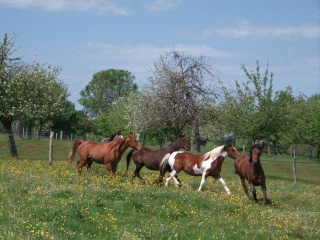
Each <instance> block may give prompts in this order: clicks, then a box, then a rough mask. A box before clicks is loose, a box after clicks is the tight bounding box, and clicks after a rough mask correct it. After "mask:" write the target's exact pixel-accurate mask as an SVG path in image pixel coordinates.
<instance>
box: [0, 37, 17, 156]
mask: <svg viewBox="0 0 320 240" xmlns="http://www.w3.org/2000/svg"><path fill="white" fill-rule="evenodd" d="M14 42H15V36H12V37H11V38H9V37H8V35H7V34H5V36H4V38H3V41H2V42H1V45H0V98H1V104H0V121H1V123H2V124H3V126H4V128H5V129H6V130H7V133H8V137H9V144H10V153H11V156H12V157H17V156H18V152H17V149H16V145H15V141H14V137H13V131H12V123H13V121H15V120H16V119H17V117H18V114H19V113H18V109H19V103H18V102H17V101H15V97H16V94H17V81H16V79H15V68H16V63H17V62H18V61H19V60H20V59H19V58H13V57H12V55H13V54H14V52H15V51H16V49H13V48H14Z"/></svg>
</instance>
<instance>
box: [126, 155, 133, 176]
mask: <svg viewBox="0 0 320 240" xmlns="http://www.w3.org/2000/svg"><path fill="white" fill-rule="evenodd" d="M133 151H134V149H131V150H130V152H128V154H127V169H126V173H125V174H127V172H128V168H129V164H130V160H131V157H132V154H133Z"/></svg>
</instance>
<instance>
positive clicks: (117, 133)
mask: <svg viewBox="0 0 320 240" xmlns="http://www.w3.org/2000/svg"><path fill="white" fill-rule="evenodd" d="M117 135H122V133H121V132H115V133H114V134H112V135H111V136H110V137H109V138H108V142H111V141H113V139H114V138H115V137H116V136H117Z"/></svg>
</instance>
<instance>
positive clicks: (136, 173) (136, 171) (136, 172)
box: [132, 164, 145, 184]
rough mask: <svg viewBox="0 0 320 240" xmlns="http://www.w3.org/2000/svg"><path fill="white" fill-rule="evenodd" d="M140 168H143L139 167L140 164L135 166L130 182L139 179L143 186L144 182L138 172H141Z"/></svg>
mask: <svg viewBox="0 0 320 240" xmlns="http://www.w3.org/2000/svg"><path fill="white" fill-rule="evenodd" d="M142 167H143V165H140V164H137V165H136V170H134V173H133V177H132V180H133V179H134V178H135V177H138V178H139V179H140V181H141V182H142V183H143V184H145V181H144V180H143V178H142V177H141V176H140V170H141V168H142Z"/></svg>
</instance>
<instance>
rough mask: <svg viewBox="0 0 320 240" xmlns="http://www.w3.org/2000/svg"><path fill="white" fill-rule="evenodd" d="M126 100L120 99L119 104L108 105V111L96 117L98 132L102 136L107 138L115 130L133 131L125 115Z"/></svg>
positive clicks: (95, 122)
mask: <svg viewBox="0 0 320 240" xmlns="http://www.w3.org/2000/svg"><path fill="white" fill-rule="evenodd" d="M124 105H125V100H124V99H123V100H119V101H118V103H117V104H114V105H111V106H109V107H108V109H107V112H106V113H104V114H100V115H99V117H98V118H97V119H95V121H94V124H95V126H96V127H97V132H98V134H99V135H100V136H101V137H102V138H106V137H108V136H110V135H111V134H113V133H115V132H119V131H120V132H132V129H130V128H128V121H127V120H126V119H125V118H124V115H125V107H124Z"/></svg>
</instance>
